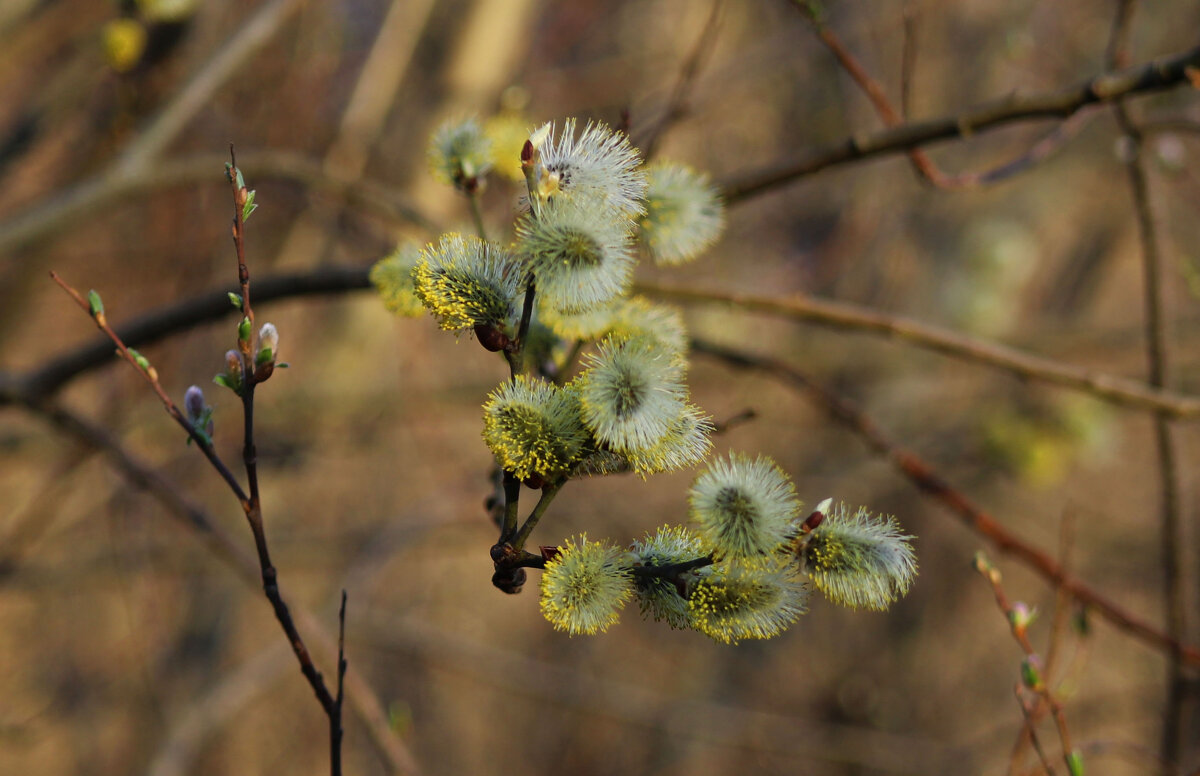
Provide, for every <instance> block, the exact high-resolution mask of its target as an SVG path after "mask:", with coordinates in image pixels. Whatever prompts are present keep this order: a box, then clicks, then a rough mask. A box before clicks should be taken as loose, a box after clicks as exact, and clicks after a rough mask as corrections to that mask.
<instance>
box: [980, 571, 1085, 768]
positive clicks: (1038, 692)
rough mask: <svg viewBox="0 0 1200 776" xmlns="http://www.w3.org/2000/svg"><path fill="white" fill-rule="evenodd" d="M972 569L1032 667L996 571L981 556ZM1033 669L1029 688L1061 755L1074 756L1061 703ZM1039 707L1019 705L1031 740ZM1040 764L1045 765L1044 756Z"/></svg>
mask: <svg viewBox="0 0 1200 776" xmlns="http://www.w3.org/2000/svg"><path fill="white" fill-rule="evenodd" d="M975 570H976V571H978V572H979V573H980V575H981V576H982V577H983V578H984V579H986V580H987V581H988V582H989V583H990V584H991V586H992V594H993V595H994V596H995V597H996V605H997V606H998V607H1000V611H1001V612H1003V613H1004V618H1005V619H1006V620H1007V621H1008V627H1009V631H1010V632H1011V633H1012V635H1013V638H1014V639H1016V642H1017V643H1018V644H1020V645H1021V651H1023V652H1024V653H1025V657H1026V659H1027V660H1030V661H1032V662H1033V663H1034V664H1035V665H1036V662H1037V661H1038V660H1039V659H1040V658H1038V654H1037V650H1035V649H1034V648H1033V643H1032V642H1031V641H1030V640H1029V633H1028V631H1027V629H1026V622H1025V620H1024V619H1023V618H1022V617H1021V616H1020V614H1019V613H1018V612H1017V611H1016V608H1015V607H1014V606H1013V604H1012V603H1010V602H1009V600H1008V595H1007V594H1006V593H1005V592H1004V587H1003V585H1001V584H1000V572H999V571H998V570H996V568H994V567H993V566H992V564H991V563H989V562H988V561H987V560H986V559H985V558H984V557H983V556H982V554H981V555H979V556H976V558H975ZM1037 670H1038V672H1039V675H1038V676H1036V677H1030V678H1031V679H1033V680H1034V681H1032V683H1031V686H1029V689H1030V690H1032V691H1033V693H1034V694H1035V696H1036V697H1037V698H1039V699H1040V702H1041V703H1045V704H1046V705H1047V706H1048V707H1049V708H1050V714H1051V716H1053V717H1054V726H1055V727H1056V728H1057V729H1058V738H1059V741H1061V742H1062V747H1063V753H1064V755H1065V756H1068V757H1069V756H1071V755H1073V754H1074V753H1075V748H1074V747H1073V746H1071V732H1070V730H1069V729H1068V728H1067V717H1066V714H1065V713H1064V711H1063V707H1062V702H1061V701H1059V700H1058V698H1057V697H1055V695H1054V693H1052V692H1051V691H1050V686H1049V683H1048V677H1045V678H1044V677H1042V676H1041V675H1040V674H1041V670H1042V669H1041V667H1038V668H1037ZM1018 692H1019V690H1018ZM1039 707H1040V703H1035V704H1034V705H1033V706H1032V707H1028V706H1026V705H1025V703H1024V702H1022V703H1021V708H1022V711H1023V712H1024V713H1025V722H1026V726H1027V730H1028V732H1029V734H1030V736H1031V737H1034V736H1036V733H1035V731H1034V725H1035V724H1036V723H1037V720H1038V717H1039V716H1040V711H1039ZM1043 762H1045V759H1044V757H1043ZM1047 766H1048V763H1047Z"/></svg>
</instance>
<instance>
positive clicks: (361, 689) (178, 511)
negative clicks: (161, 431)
mask: <svg viewBox="0 0 1200 776" xmlns="http://www.w3.org/2000/svg"><path fill="white" fill-rule="evenodd" d="M23 404H24V406H25V407H26V408H27V409H29V410H30V411H31V412H33V413H34V414H36V415H39V416H41V417H43V418H45V419H46V420H47V421H48V422H49V423H50V424H51V425H53V426H54V427H55V428H57V429H58V430H59V431H61V432H63V433H64V434H67V435H69V436H71V437H74V438H75V439H78V440H79V441H81V442H83V443H84V444H86V445H88V446H89V447H92V448H94V449H96V450H99V451H100V452H102V453H103V454H104V455H105V457H106V458H107V459H108V460H109V462H110V463H111V464H112V465H113V467H114V468H115V469H116V470H117V471H119V472H120V473H121V475H122V476H123V477H124V478H125V479H126V480H127V481H128V482H129V483H130V485H132V486H133V487H134V488H136V489H138V490H142V491H145V492H147V493H149V494H150V495H152V496H154V497H155V498H156V499H158V501H159V502H160V503H161V504H163V506H165V507H166V509H167V513H168V514H170V515H171V516H173V517H175V518H176V519H177V520H179V521H180V523H181V524H182V525H183V526H184V527H186V528H187V529H189V530H190V531H192V532H194V533H195V534H196V535H197V536H198V537H199V538H200V539H201V540H202V541H203V542H204V544H205V546H206V547H207V548H208V549H209V550H210V551H211V552H212V553H213V555H215V556H216V557H217V558H219V559H220V560H222V561H223V562H225V563H226V564H227V565H229V566H230V567H232V569H233V570H234V572H235V573H236V574H237V576H238V577H240V578H241V579H242V581H243V582H245V583H247V584H249V585H251V586H253V587H259V586H260V585H261V583H262V577H261V574H260V570H259V566H258V562H257V560H256V559H255V558H253V557H251V556H250V555H248V554H247V553H245V552H244V551H243V550H242V548H241V546H240V544H239V543H238V542H236V541H234V539H233V538H232V537H231V536H229V534H228V533H226V532H225V530H224V529H223V528H221V526H220V524H219V523H218V522H217V521H216V520H214V519H213V518H212V517H211V516H210V515H209V514H208V513H207V512H206V511H205V510H204V509H203V508H202V507H200V506H199V505H197V504H195V503H194V502H192V501H189V500H188V499H186V498H185V497H184V496H183V495H181V490H180V488H179V486H178V485H177V484H175V483H173V482H171V481H169V480H167V479H166V478H165V477H163V475H162V474H160V473H159V472H157V471H155V470H154V469H153V468H152V467H151V466H149V465H148V464H146V463H145V462H143V461H141V460H139V459H137V458H136V457H134V456H133V455H132V454H130V453H129V452H128V451H126V450H125V448H124V447H122V446H121V444H120V442H118V441H117V440H116V439H114V438H113V437H112V435H110V434H109V433H108V432H107V431H106V430H105V429H103V428H101V427H100V426H97V425H96V424H94V423H92V422H91V421H89V420H87V419H86V418H84V417H82V416H80V415H78V414H76V413H74V412H72V411H70V410H68V409H65V408H63V407H61V406H59V405H56V404H53V403H50V402H47V401H42V400H29V401H25V402H23ZM294 609H295V617H296V620H297V621H298V623H299V624H300V625H301V626H303V627H304V629H305V630H306V631H308V632H309V635H310V641H312V642H313V644H314V645H315V646H316V647H317V649H319V650H320V652H321V653H323V655H325V656H327V657H328V658H330V659H332V658H333V657H335V656H336V654H337V645H336V644H335V643H334V641H333V639H332V638H331V637H330V636H329V635H328V634H326V633H325V632H324V630H323V629H322V626H321V622H320V620H319V618H317V617H316V616H315V615H313V614H311V613H310V612H308V611H307V610H306V609H303V608H301V607H294ZM345 681H346V688H347V690H348V692H347V696H348V698H349V701H350V703H351V705H352V706H353V707H354V709H355V711H356V712H357V714H358V716H359V719H360V720H361V721H362V722H363V724H364V725H365V726H366V729H367V733H368V736H369V737H370V739H371V742H372V743H373V744H374V745H375V746H376V748H377V749H378V750H379V751H380V753H382V754H383V756H384V757H385V758H386V759H387V761H388V763H389V765H390V766H391V768H392V769H393V770H394V771H395V772H397V773H419V772H420V768H419V767H418V766H417V763H416V760H415V759H414V758H413V756H412V754H411V753H410V752H409V750H408V747H407V746H406V745H405V743H404V741H403V740H401V739H400V738H399V737H398V736H397V735H396V732H395V731H394V730H393V729H392V728H391V726H390V724H389V722H388V716H387V712H386V711H385V709H384V706H383V704H382V702H381V701H380V700H379V698H378V696H376V695H375V692H374V690H373V689H372V688H371V686H370V684H369V683H367V681H366V680H364V679H363V677H362V676H361V675H360V674H359V673H358V672H357V670H355V669H353V668H352V669H350V670H349V671H348V672H347V673H346V675H345Z"/></svg>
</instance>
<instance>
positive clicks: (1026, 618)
mask: <svg viewBox="0 0 1200 776" xmlns="http://www.w3.org/2000/svg"><path fill="white" fill-rule="evenodd" d="M1036 618H1037V610H1036V609H1030V608H1029V606H1028V605H1027V604H1026V603H1025V602H1023V601H1017V602H1016V603H1014V604H1013V606H1012V609H1011V610H1010V611H1009V613H1008V622H1009V624H1011V625H1012V627H1013V628H1016V629H1017V630H1022V631H1023V630H1025V629H1026V628H1028V627H1029V625H1030V624H1031V623H1032V622H1033V621H1034V620H1035V619H1036Z"/></svg>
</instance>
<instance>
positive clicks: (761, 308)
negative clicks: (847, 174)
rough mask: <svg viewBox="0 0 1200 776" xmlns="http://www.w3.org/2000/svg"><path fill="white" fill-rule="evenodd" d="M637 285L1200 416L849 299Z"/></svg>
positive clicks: (1180, 401)
mask: <svg viewBox="0 0 1200 776" xmlns="http://www.w3.org/2000/svg"><path fill="white" fill-rule="evenodd" d="M634 290H635V291H637V292H638V293H641V294H646V295H647V296H653V297H657V298H660V299H672V300H675V301H679V302H701V303H714V304H726V305H730V306H733V307H737V308H739V309H742V310H751V311H754V312H760V313H766V314H768V315H775V316H779V317H783V318H789V319H791V320H795V321H803V322H805V323H814V324H817V325H820V326H828V327H831V328H834V329H843V330H847V331H858V332H863V333H869V334H876V335H881V336H885V337H890V338H893V339H896V340H900V341H901V342H904V343H906V344H909V345H912V346H914V347H918V348H922V349H924V350H932V351H934V352H935V353H942V354H944V355H947V356H951V357H953V358H958V359H962V360H963V361H970V362H973V363H976V364H983V365H985V366H990V367H993V368H995V369H1001V370H1004V371H1006V372H1010V373H1012V374H1014V375H1017V376H1018V377H1022V378H1026V379H1030V380H1039V381H1041V382H1044V383H1049V384H1051V385H1057V386H1061V387H1063V388H1070V389H1072V390H1076V391H1081V392H1083V393H1086V394H1088V395H1089V396H1094V397H1096V398H1097V399H1102V400H1104V401H1107V402H1109V403H1111V404H1116V405H1120V406H1125V407H1134V408H1137V409H1143V410H1155V411H1157V412H1163V413H1166V414H1168V415H1170V416H1171V417H1175V418H1196V417H1200V397H1196V396H1186V395H1182V394H1178V393H1173V392H1170V391H1166V390H1164V389H1162V388H1158V387H1153V386H1147V385H1146V384H1144V383H1140V382H1137V381H1135V380H1129V379H1127V378H1124V377H1118V376H1116V375H1110V374H1105V373H1103V372H1094V371H1092V370H1089V369H1084V368H1082V367H1077V366H1071V365H1070V364H1064V363H1062V362H1061V361H1055V360H1052V359H1049V358H1043V357H1042V356H1036V355H1034V354H1032V353H1028V352H1026V351H1023V350H1018V349H1017V348H1012V347H1009V346H1007V345H1001V344H999V343H996V342H989V341H987V340H980V339H976V338H974V337H968V336H967V335H965V334H959V333H957V332H954V331H950V330H948V329H942V328H939V327H936V326H930V325H928V324H924V323H918V322H917V321H914V320H912V319H910V318H903V317H900V316H892V315H886V314H884V313H881V312H878V311H876V310H872V309H870V308H866V307H860V306H858V305H853V304H849V303H847V302H833V301H829V300H822V299H813V298H810V297H801V296H794V297H788V298H779V297H769V296H755V295H752V294H738V293H730V292H723V291H705V290H701V289H692V288H678V287H674V286H661V285H655V284H650V283H638V284H637V285H636V286H635V287H634Z"/></svg>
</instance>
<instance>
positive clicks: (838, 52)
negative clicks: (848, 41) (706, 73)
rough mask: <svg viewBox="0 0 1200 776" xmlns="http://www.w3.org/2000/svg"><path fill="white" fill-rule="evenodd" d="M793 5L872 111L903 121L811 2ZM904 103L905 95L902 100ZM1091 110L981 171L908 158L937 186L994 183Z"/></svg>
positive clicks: (1056, 145) (1027, 165)
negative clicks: (948, 169)
mask: <svg viewBox="0 0 1200 776" xmlns="http://www.w3.org/2000/svg"><path fill="white" fill-rule="evenodd" d="M794 5H795V6H796V8H797V9H799V10H800V12H801V13H802V14H803V15H804V18H805V19H806V20H807V21H808V23H809V25H810V26H811V27H812V28H813V31H814V32H815V33H816V35H817V37H818V38H819V39H820V41H821V42H822V43H824V44H825V47H826V48H828V49H829V51H830V53H832V54H833V56H834V58H835V59H837V61H838V64H839V65H841V66H842V69H843V70H845V71H846V74H847V75H849V76H850V78H851V80H853V81H854V83H856V84H858V87H859V88H860V89H862V91H863V92H864V93H865V94H866V95H867V99H868V100H870V101H871V105H872V106H873V107H874V108H875V113H876V114H878V115H879V118H881V119H883V123H884V124H886V125H887V126H889V127H895V126H898V125H900V124H903V123H904V118H903V117H902V116H901V115H900V114H899V113H898V112H897V111H896V109H895V108H894V107H892V103H891V101H890V100H889V99H888V98H887V94H886V93H885V92H884V90H883V87H882V86H881V85H880V84H879V82H878V81H876V80H875V79H874V78H872V77H871V74H870V73H868V72H867V69H866V68H865V67H863V66H862V63H861V62H859V61H858V58H857V57H855V56H854V54H852V53H851V52H850V50H849V49H848V48H846V47H845V46H844V45H842V41H841V39H840V38H838V37H837V35H835V34H834V33H833V31H832V30H830V29H829V27H828V26H826V25H825V24H824V23H823V22H822V21H821V20H820V19H819V18H818V17H817V14H816V12H815V10H814V9H813V6H812V5H811V4H810V3H807V2H803V1H802V0H797V1H796V2H795V3H794ZM905 25H906V27H905V28H906V30H907V29H908V26H909V19H908V17H907V15H906V18H905ZM912 51H913V48H912V46H911V41H910V40H909V38H908V37H907V36H906V38H905V50H904V53H905V58H904V65H905V66H904V68H903V70H904V72H905V73H906V74H907V73H908V72H909V68H910V67H911V63H910V60H911V56H912ZM908 83H909V80H908V77H907V76H906V77H905V78H904V85H905V87H906V88H907V86H908ZM903 102H904V103H907V99H904V100H903ZM1092 115H1093V114H1090V113H1083V112H1081V113H1077V114H1075V115H1073V116H1071V117H1069V118H1068V119H1067V120H1066V121H1064V122H1062V123H1061V124H1059V125H1058V126H1057V127H1055V128H1054V129H1053V130H1051V131H1050V132H1049V133H1048V134H1047V135H1046V136H1045V137H1043V138H1042V139H1041V140H1038V141H1037V142H1036V143H1034V144H1033V145H1032V146H1030V148H1029V149H1028V150H1027V151H1026V152H1025V153H1023V154H1021V155H1020V156H1018V157H1016V158H1015V159H1012V160H1010V161H1008V162H1005V163H1004V164H1001V165H998V166H996V167H993V168H991V169H989V170H984V171H981V172H967V173H958V174H957V175H949V174H947V173H945V172H942V170H941V169H940V168H939V167H938V166H937V164H936V163H935V162H934V161H933V159H931V158H930V156H929V154H927V153H925V151H923V150H922V149H920V148H911V149H909V151H908V158H909V159H910V160H911V161H912V165H913V168H914V169H915V170H916V171H917V174H918V175H920V176H921V177H922V178H923V179H925V180H926V181H928V182H929V183H931V184H932V185H934V186H936V187H938V188H939V189H973V188H979V187H980V186H985V185H988V184H992V183H997V182H999V181H1002V180H1004V179H1006V178H1011V177H1012V176H1014V175H1016V174H1018V173H1022V172H1025V171H1026V170H1029V169H1031V168H1033V167H1034V166H1036V165H1037V164H1038V163H1040V162H1043V161H1045V160H1046V159H1049V158H1050V157H1051V156H1053V155H1054V153H1055V152H1056V151H1058V150H1059V149H1060V148H1062V146H1063V145H1065V144H1066V142H1067V141H1068V140H1070V139H1071V138H1073V137H1074V136H1075V135H1076V134H1078V132H1079V130H1080V129H1081V128H1082V127H1083V124H1084V122H1085V121H1086V120H1087V119H1090V118H1091V117H1092Z"/></svg>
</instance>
